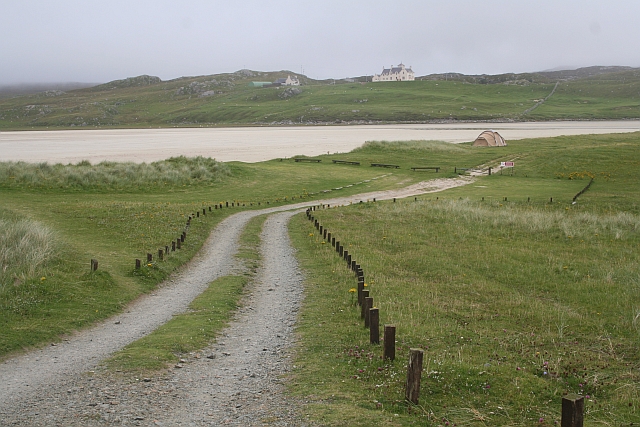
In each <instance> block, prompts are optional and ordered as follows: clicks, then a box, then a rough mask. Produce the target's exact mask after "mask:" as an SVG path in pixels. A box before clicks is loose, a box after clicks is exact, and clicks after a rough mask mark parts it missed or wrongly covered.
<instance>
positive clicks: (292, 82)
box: [273, 76, 300, 86]
mask: <svg viewBox="0 0 640 427" xmlns="http://www.w3.org/2000/svg"><path fill="white" fill-rule="evenodd" d="M273 83H275V84H279V85H282V86H300V81H299V80H298V76H293V78H292V77H291V76H287V78H286V79H284V78H282V79H278V80H276V81H275V82H273Z"/></svg>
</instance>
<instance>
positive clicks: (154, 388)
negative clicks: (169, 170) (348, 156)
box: [0, 178, 473, 426]
mask: <svg viewBox="0 0 640 427" xmlns="http://www.w3.org/2000/svg"><path fill="white" fill-rule="evenodd" d="M472 181H473V179H470V178H457V179H439V180H433V181H429V182H425V183H419V184H415V185H413V186H410V187H407V188H404V189H400V190H393V191H382V192H372V193H366V194H361V195H356V196H350V197H343V198H335V199H330V200H324V201H315V202H307V203H300V204H297V205H289V206H283V207H278V208H271V209H264V210H260V211H247V212H240V213H238V214H235V215H232V216H230V217H229V218H227V219H225V220H224V221H223V222H221V223H220V224H219V225H218V227H216V229H215V230H214V232H213V233H212V234H211V236H210V237H209V238H208V239H207V241H206V242H205V244H204V245H203V248H202V250H201V251H200V252H199V253H198V255H197V256H196V257H195V258H194V259H193V260H192V261H191V262H190V263H189V264H188V265H187V266H186V268H183V269H182V270H181V271H180V273H178V274H176V275H175V276H174V277H172V278H171V279H169V280H168V281H167V282H165V283H163V284H161V285H160V287H159V288H158V290H157V291H155V292H154V293H153V294H151V295H148V296H144V297H142V298H140V299H139V300H137V301H136V302H134V303H133V304H131V305H130V306H129V307H128V308H127V310H126V311H125V312H124V313H122V314H120V315H118V316H115V317H113V318H111V319H108V320H107V321H105V322H103V323H101V324H99V325H96V326H95V327H93V328H91V329H88V330H85V331H82V332H79V333H77V334H76V335H75V336H73V337H70V338H69V339H68V340H65V341H64V342H63V343H61V344H58V345H55V346H53V345H52V346H48V347H45V348H42V349H39V350H35V351H33V352H30V353H27V354H25V355H22V356H19V357H15V358H13V359H10V360H7V361H5V362H4V363H2V364H0V383H1V386H0V425H2V426H5V425H24V426H68V425H74V426H94V425H111V424H120V425H165V426H172V425H185V426H192V425H193V426H201V425H225V424H230V425H247V426H252V425H276V426H300V425H305V423H304V422H303V420H301V419H300V416H299V414H298V413H297V412H296V408H298V407H299V406H300V402H292V401H290V400H288V399H287V398H286V397H285V396H284V394H283V393H282V390H283V388H284V385H283V381H284V380H283V376H284V375H285V374H286V373H287V372H288V371H289V369H290V367H291V364H290V361H291V356H292V348H293V344H294V334H293V333H292V332H293V328H294V326H295V321H296V316H297V312H298V309H299V306H300V302H301V299H302V296H303V289H302V282H303V277H302V275H301V273H300V271H299V270H298V267H297V263H296V260H295V256H294V252H293V249H292V248H291V245H290V243H289V239H288V235H287V222H288V220H289V218H290V217H291V216H292V215H294V214H295V213H297V212H299V211H300V209H302V208H305V207H307V206H310V205H314V204H320V203H324V204H327V203H329V204H332V205H340V204H348V203H356V202H358V201H360V200H363V201H366V200H368V199H373V198H376V199H377V200H383V199H390V198H393V197H408V196H412V195H418V194H424V193H427V192H435V191H441V190H442V189H445V188H451V187H453V186H458V185H464V184H468V183H470V182H472ZM294 210H295V211H294ZM280 211H286V212H281V213H277V212H280ZM264 213H271V214H273V215H271V216H270V217H269V218H268V219H267V221H266V222H265V226H264V231H263V233H262V235H261V238H262V243H261V251H262V267H261V268H260V270H259V272H258V274H257V275H256V278H255V280H254V282H253V283H252V285H251V288H250V289H249V292H250V293H249V294H248V295H247V296H246V298H245V301H244V303H243V305H242V308H241V309H239V310H238V311H237V314H236V318H235V320H234V321H233V323H232V324H231V325H230V326H229V328H227V329H225V330H224V332H223V333H222V335H221V337H220V338H219V339H218V342H217V344H214V345H213V346H212V347H210V348H208V349H205V350H203V351H201V352H198V353H193V354H190V355H188V356H185V357H184V359H183V360H181V362H180V363H179V364H177V365H176V366H175V367H173V368H172V369H169V370H167V371H164V372H162V373H161V374H158V375H157V376H156V377H153V378H135V377H127V376H125V375H123V374H120V373H117V372H116V373H113V372H107V371H106V370H104V369H103V368H101V367H99V365H98V364H99V362H100V361H101V360H103V359H104V358H106V357H108V356H109V355H110V354H112V353H114V352H115V351H117V350H119V349H120V348H122V347H123V346H125V345H126V344H128V343H130V342H132V341H135V340H137V339H139V338H141V337H142V336H144V335H147V334H148V333H150V332H152V331H153V330H154V329H155V328H157V327H158V326H160V325H161V324H163V323H165V322H166V321H168V320H169V319H170V318H171V317H172V316H173V315H174V314H177V313H180V312H183V311H185V310H186V309H187V307H188V305H189V303H190V302H191V301H192V300H193V299H194V298H195V297H196V296H197V295H198V294H200V293H201V292H202V291H204V289H206V287H207V285H208V284H209V283H210V282H211V281H213V280H215V279H216V278H218V277H221V276H225V275H229V274H234V272H237V271H239V269H240V268H241V266H239V265H237V263H236V261H235V259H234V255H235V253H236V251H237V247H238V238H239V236H240V233H241V231H242V229H243V227H244V225H245V224H246V222H247V221H248V220H249V219H250V218H252V217H254V216H256V215H260V214H264Z"/></svg>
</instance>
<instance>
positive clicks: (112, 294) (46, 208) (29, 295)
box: [0, 159, 406, 358]
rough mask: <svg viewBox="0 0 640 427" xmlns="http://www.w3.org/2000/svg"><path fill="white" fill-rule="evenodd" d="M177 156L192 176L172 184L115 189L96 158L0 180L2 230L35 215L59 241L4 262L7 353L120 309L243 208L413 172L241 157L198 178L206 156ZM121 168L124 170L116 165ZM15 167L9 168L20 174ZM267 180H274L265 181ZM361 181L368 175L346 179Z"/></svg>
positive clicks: (382, 184) (0, 310)
mask: <svg viewBox="0 0 640 427" xmlns="http://www.w3.org/2000/svg"><path fill="white" fill-rule="evenodd" d="M174 160H175V159H174ZM178 160H180V159H178ZM178 160H175V161H176V162H178V163H179V164H183V163H186V166H185V165H182V166H185V167H182V166H180V167H178V166H179V165H178V166H176V168H174V169H175V170H174V171H178V172H179V173H180V174H181V176H179V177H177V178H176V182H177V183H180V182H187V183H186V184H183V185H178V184H175V185H174V184H172V185H169V184H167V185H165V182H164V181H161V180H159V177H160V176H161V175H157V176H155V175H153V174H151V175H149V176H147V178H146V181H145V182H146V183H147V184H148V186H147V184H145V185H143V186H142V187H138V184H137V181H136V182H134V181H131V182H127V181H126V180H123V181H120V182H119V183H118V184H117V185H116V186H115V187H114V186H111V185H110V184H109V182H108V180H107V179H106V178H104V176H103V175H104V174H100V173H95V174H94V173H91V171H90V170H89V168H96V170H97V171H99V170H101V169H104V168H105V167H107V166H108V165H107V166H105V165H94V166H89V165H86V164H83V163H82V162H81V164H79V165H72V166H68V165H67V166H65V167H62V166H61V165H50V166H44V165H39V166H38V167H37V168H44V170H58V169H59V170H58V172H59V173H60V174H59V175H57V176H58V178H59V179H58V178H56V179H57V181H56V180H54V181H56V182H58V184H56V185H41V184H42V183H40V184H39V185H36V186H33V185H31V184H29V181H28V180H11V179H9V178H6V179H4V180H0V199H1V200H2V209H0V220H1V221H2V224H3V226H2V233H4V232H5V228H7V227H8V224H14V223H15V222H16V221H17V220H18V219H21V220H25V221H28V222H29V223H30V224H35V223H37V224H40V225H41V226H42V227H43V228H44V229H47V230H51V231H52V232H53V235H54V236H55V241H56V242H57V246H56V247H57V248H60V249H59V250H58V251H56V253H55V257H54V258H52V259H51V260H50V261H49V262H47V263H44V264H39V265H36V264H35V263H26V264H25V266H27V267H28V268H26V269H21V270H20V271H17V270H15V269H14V266H15V264H14V263H13V261H12V262H11V267H9V266H8V265H9V264H8V263H6V262H5V261H3V266H2V269H3V271H4V273H5V274H4V276H5V277H8V279H7V280H9V281H10V282H11V283H10V284H9V285H7V286H4V285H3V286H2V288H1V289H0V329H1V330H2V331H3V333H2V334H0V357H2V358H4V357H7V356H8V355H10V354H14V353H16V352H19V351H23V350H26V349H29V348H32V347H34V346H38V345H42V344H43V343H46V342H50V341H56V340H59V339H60V336H61V335H63V334H66V333H71V332H72V331H73V330H76V329H79V328H82V327H85V326H87V325H90V324H92V323H94V322H96V321H98V320H101V319H104V318H107V317H109V316H111V315H113V314H115V313H117V312H119V311H120V310H122V308H123V307H124V306H126V304H128V303H129V302H130V301H131V300H133V299H135V298H137V297H138V296H139V295H140V294H143V293H146V292H149V291H150V290H152V289H154V287H155V286H156V285H157V284H158V283H159V282H160V281H162V280H163V279H164V278H166V277H167V276H168V275H169V274H171V272H173V271H174V270H175V269H176V268H178V267H179V266H181V265H182V264H184V263H185V262H186V261H188V260H189V259H190V258H191V257H192V256H193V254H195V253H196V252H197V250H198V249H199V248H200V246H201V245H202V242H203V241H204V239H205V238H206V237H207V236H208V235H209V233H210V231H211V230H212V228H213V227H215V225H216V224H218V223H219V222H220V221H221V220H222V219H224V218H225V217H226V216H227V215H230V214H231V213H233V212H236V211H237V210H238V208H241V209H256V208H260V207H264V206H274V205H275V206H277V205H282V204H286V203H291V202H294V203H295V202H298V201H299V200H300V199H304V200H308V199H311V198H313V197H320V196H319V195H320V194H323V193H322V190H324V189H331V188H332V187H338V186H340V187H344V188H343V190H341V194H352V193H355V192H358V191H368V190H371V189H376V188H388V187H393V186H396V185H398V183H399V182H401V181H402V180H404V179H406V178H404V177H402V174H398V175H397V176H396V175H392V176H389V177H388V178H385V179H378V180H372V181H370V182H369V183H364V182H362V181H363V180H366V179H368V178H371V177H375V176H377V175H379V174H380V171H371V170H369V169H365V168H362V169H358V170H354V169H346V168H342V169H339V173H335V171H336V169H333V171H334V173H327V172H328V170H329V167H328V166H329V165H322V167H314V166H317V165H308V164H307V165H302V164H297V163H294V162H293V161H291V162H279V161H271V162H265V163H261V164H248V165H244V164H240V163H233V164H230V165H228V169H229V171H230V175H229V174H226V173H225V174H221V175H220V174H217V175H215V176H214V177H210V179H205V180H198V179H192V178H191V174H192V173H193V171H194V170H197V169H198V167H199V166H198V164H200V163H202V164H207V162H206V161H205V160H202V162H200V161H198V159H195V160H193V161H191V160H189V159H181V160H180V161H178ZM5 166H6V165H5ZM11 167H14V168H15V167H16V165H15V164H13V165H12V166H11ZM167 167H169V166H167ZM37 168H36V169H37ZM108 168H111V166H109V167H108ZM27 169H29V168H27ZM113 169H114V170H119V169H122V168H121V167H119V166H117V165H116V166H113ZM125 169H126V168H125ZM152 169H153V168H152ZM25 170H26V169H25ZM80 172H82V173H83V176H85V177H88V178H87V180H88V181H84V180H83V181H81V183H80V184H78V186H70V185H67V184H65V183H68V182H69V177H70V176H73V175H74V174H76V173H80ZM103 172H104V171H103ZM148 172H149V173H151V172H153V170H151V169H149V170H148ZM13 173H15V175H11V176H20V174H18V173H16V171H14V172H13ZM25 173H26V172H25ZM51 173H53V172H51ZM51 176H53V175H51ZM156 178H157V179H156ZM265 181H268V182H270V185H269V186H265V185H263V183H264V182H265ZM356 182H362V183H361V184H360V185H357V186H354V187H350V188H349V187H347V185H349V184H354V183H356ZM52 184H53V183H52ZM226 201H228V202H229V208H226V207H225V208H224V209H217V210H215V209H214V210H212V211H211V212H209V211H208V207H209V206H213V205H216V204H219V203H224V202H226ZM232 204H234V205H235V207H234V208H231V205H232ZM258 204H260V205H258ZM203 208H205V209H207V215H206V216H204V215H202V209H203ZM198 211H199V212H200V213H201V215H200V217H198V218H194V220H193V221H192V222H191V227H190V230H189V236H188V238H187V240H186V241H185V243H184V245H183V246H182V249H181V250H180V251H176V252H171V253H170V254H169V256H168V257H165V259H164V260H163V261H158V260H157V259H156V256H157V253H158V249H160V248H164V247H165V246H167V245H169V246H170V245H171V241H173V240H175V239H176V237H178V236H179V235H180V233H181V232H182V231H183V229H184V227H185V223H186V220H187V217H188V216H189V215H190V214H194V213H195V212H198ZM4 224H7V227H5V225H4ZM31 228H32V227H31ZM8 243H9V239H2V241H0V247H1V248H2V249H0V251H2V252H3V253H10V254H12V256H13V254H15V253H14V251H13V249H11V248H12V246H10V245H9V244H8ZM147 253H151V254H153V256H154V262H152V265H151V266H146V263H145V262H143V268H142V269H140V270H134V265H135V264H134V260H135V259H136V258H138V259H141V260H142V261H145V260H146V254H147ZM3 256H4V255H3ZM92 258H95V259H97V260H98V261H99V265H100V268H99V270H98V272H96V273H90V272H89V261H90V259H92ZM5 267H6V269H5ZM31 267H33V268H32V269H31V270H30V268H31ZM14 270H15V271H14ZM42 277H45V279H44V280H41V279H42ZM4 282H5V280H4V279H3V283H4Z"/></svg>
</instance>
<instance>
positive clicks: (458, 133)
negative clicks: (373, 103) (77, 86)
mask: <svg viewBox="0 0 640 427" xmlns="http://www.w3.org/2000/svg"><path fill="white" fill-rule="evenodd" d="M486 129H494V130H496V131H498V132H499V133H500V134H501V135H502V136H503V137H504V138H505V139H506V140H507V142H508V141H509V140H517V139H524V138H540V137H551V136H559V135H585V134H604V133H624V132H635V131H640V121H631V120H629V121H593V122H589V121H569V122H560V121H558V122H527V123H491V124H488V123H456V124H415V125H365V126H313V127H312V126H309V127H237V128H181V129H116V130H64V131H24V132H0V161H8V160H13V161H18V160H23V161H28V162H45V161H46V162H50V163H76V162H79V161H81V160H89V161H91V162H92V163H96V162H100V161H103V160H112V161H133V162H151V161H156V160H162V159H166V158H169V157H172V156H179V155H185V156H199V155H200V156H206V157H212V158H215V159H217V160H220V161H234V160H237V161H243V162H260V161H264V160H269V159H274V158H280V157H291V156H295V155H301V154H303V155H307V156H315V155H319V154H326V153H327V152H329V153H337V152H348V151H350V150H352V149H354V148H356V147H358V146H360V145H362V144H363V143H364V142H366V141H373V140H377V141H380V140H386V141H406V140H439V141H447V142H452V143H459V142H467V141H472V140H474V139H475V138H476V137H477V136H478V135H479V134H480V132H482V131H484V130H486Z"/></svg>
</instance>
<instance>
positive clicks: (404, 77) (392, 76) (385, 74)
mask: <svg viewBox="0 0 640 427" xmlns="http://www.w3.org/2000/svg"><path fill="white" fill-rule="evenodd" d="M415 79H416V78H415V74H414V72H413V70H412V69H411V66H409V68H406V67H405V66H404V64H399V65H398V66H397V67H393V66H392V67H391V68H383V69H382V73H381V74H374V75H373V78H372V79H371V81H372V82H398V81H409V80H415Z"/></svg>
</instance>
